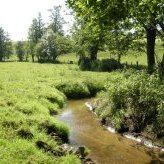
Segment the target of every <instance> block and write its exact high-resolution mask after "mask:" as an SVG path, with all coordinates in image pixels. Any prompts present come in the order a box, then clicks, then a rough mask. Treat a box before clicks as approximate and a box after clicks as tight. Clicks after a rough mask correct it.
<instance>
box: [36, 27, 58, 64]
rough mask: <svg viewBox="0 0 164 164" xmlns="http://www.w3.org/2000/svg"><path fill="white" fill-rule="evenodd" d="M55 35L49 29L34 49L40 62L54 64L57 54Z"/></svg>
mask: <svg viewBox="0 0 164 164" xmlns="http://www.w3.org/2000/svg"><path fill="white" fill-rule="evenodd" d="M55 38H56V36H55V33H54V32H53V31H52V30H51V29H49V30H47V32H46V33H45V34H44V36H43V37H42V39H41V40H40V41H39V42H38V44H37V45H36V47H35V54H36V55H37V56H38V59H39V61H40V62H55V60H56V58H57V56H58V54H59V52H58V50H57V46H56V43H55Z"/></svg>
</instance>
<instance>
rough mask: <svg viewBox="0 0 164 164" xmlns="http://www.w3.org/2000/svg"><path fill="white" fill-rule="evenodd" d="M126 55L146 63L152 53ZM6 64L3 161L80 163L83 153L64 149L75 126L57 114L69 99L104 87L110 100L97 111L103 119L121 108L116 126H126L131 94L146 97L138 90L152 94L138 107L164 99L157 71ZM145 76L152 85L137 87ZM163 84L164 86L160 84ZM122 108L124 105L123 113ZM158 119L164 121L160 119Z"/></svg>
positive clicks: (0, 101)
mask: <svg viewBox="0 0 164 164" xmlns="http://www.w3.org/2000/svg"><path fill="white" fill-rule="evenodd" d="M157 51H158V54H159V55H160V56H162V53H163V48H162V47H161V46H160V45H159V46H158V49H157ZM108 55H109V56H110V53H108V52H100V53H99V55H98V56H99V58H100V59H103V58H107V57H108ZM58 60H59V61H60V62H62V63H69V62H70V61H73V62H74V63H77V61H78V57H77V56H76V55H75V54H66V55H62V56H60V57H59V58H58ZM126 61H128V63H131V62H133V63H136V61H139V64H142V65H146V55H145V54H141V55H140V56H137V57H135V56H133V55H132V54H130V53H129V54H128V55H127V56H123V57H122V62H126ZM0 70H1V72H0V110H1V112H0V118H1V119H0V145H1V146H0V163H1V164H6V163H9V164H10V163H11V164H12V163H64V164H72V163H74V164H76V163H77V164H78V163H80V160H79V159H78V157H77V156H75V155H73V154H67V153H65V152H64V151H63V150H62V148H61V144H62V143H65V142H67V141H68V135H69V129H68V127H67V126H66V125H65V124H63V123H61V122H59V121H57V120H56V119H55V117H54V116H55V115H56V114H58V113H59V112H60V111H61V110H62V108H63V106H64V105H65V103H66V101H67V99H79V98H86V97H93V96H95V95H96V93H98V92H100V91H104V92H103V93H101V94H100V95H102V96H100V97H101V99H103V101H102V102H104V104H105V105H104V106H103V104H101V105H100V107H99V108H98V109H97V110H96V112H97V114H98V115H99V116H100V118H102V119H106V118H108V117H109V116H110V115H111V114H113V113H112V112H115V114H116V115H114V116H113V120H112V121H113V125H115V126H116V128H117V127H120V126H121V123H122V122H121V119H122V118H123V115H124V114H127V113H128V112H129V111H127V110H123V109H122V107H124V108H129V106H126V105H125V104H126V100H127V99H128V98H129V99H132V100H133V95H135V98H134V100H133V101H136V100H137V102H138V101H140V96H139V95H137V93H138V92H142V93H143V95H142V97H143V98H144V97H145V96H146V95H145V94H147V95H148V94H149V93H151V95H152V97H150V98H149V97H148V100H147V99H145V100H143V101H142V102H141V104H139V105H138V106H137V109H139V108H140V105H142V103H143V105H147V102H148V103H149V104H148V105H147V106H146V109H148V108H149V105H151V103H155V104H157V105H160V104H158V103H161V102H162V101H161V99H160V98H158V99H157V101H153V99H154V97H153V95H154V96H158V97H160V96H161V95H162V96H163V92H162V91H161V89H160V88H162V85H161V84H159V83H158V82H157V80H156V78H155V77H154V78H155V80H154V81H153V80H151V79H153V78H151V77H150V78H147V75H144V76H142V78H143V79H145V80H144V81H142V80H140V81H139V79H140V75H139V74H137V76H136V77H135V74H134V76H132V78H130V76H131V75H133V73H134V72H133V71H134V70H133V71H132V72H130V71H129V72H124V71H123V72H121V71H115V72H111V73H108V72H90V71H81V70H80V69H79V67H78V66H77V65H76V64H39V63H31V62H22V63H20V62H4V63H0ZM144 77H146V78H144ZM127 79H129V81H128V80H127ZM147 80H149V81H150V83H151V81H152V82H153V83H154V86H153V87H154V88H153V89H152V90H149V89H148V88H150V87H151V86H146V83H147V82H146V81H147ZM135 81H139V83H137V84H135ZM140 82H141V83H144V84H145V86H146V88H144V89H143V90H136V86H137V87H139V88H142V87H140V84H141V83H140ZM117 84H119V86H118V85H117ZM158 85H160V86H161V87H159V88H158V89H157V90H156V88H157V86H158ZM124 88H125V89H124ZM129 88H131V89H132V91H133V92H134V94H133V95H132V97H130V96H131V94H130V93H133V92H131V90H129ZM145 90H146V91H147V92H145ZM111 91H112V92H111ZM115 91H116V92H115ZM160 91H161V92H160ZM144 93H145V94H144ZM154 93H157V94H154ZM111 100H112V101H113V102H111ZM121 100H122V101H121ZM149 100H150V101H149ZM109 103H110V104H112V103H113V104H114V105H113V106H116V108H115V107H114V108H113V109H112V108H110V109H109V108H108V107H109ZM121 103H122V104H121ZM120 105H121V106H120ZM161 105H162V103H161ZM131 107H132V108H133V109H134V108H135V107H136V106H135V105H134V106H133V104H131ZM155 107H156V106H155ZM111 109H112V110H113V111H111ZM116 109H119V112H118V113H117V111H116ZM158 109H159V110H160V112H161V113H160V114H161V115H159V119H161V121H162V120H163V113H162V110H161V109H162V106H161V107H159V108H158ZM143 110H144V109H143ZM131 112H133V111H131ZM137 112H139V111H137ZM144 112H145V111H143V113H144ZM152 113H153V112H152ZM158 123H159V124H160V120H159V122H158ZM143 124H144V123H143ZM156 128H162V129H161V131H162V130H163V127H161V126H156ZM161 133H163V131H162V132H161Z"/></svg>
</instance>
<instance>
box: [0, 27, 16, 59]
mask: <svg viewBox="0 0 164 164" xmlns="http://www.w3.org/2000/svg"><path fill="white" fill-rule="evenodd" d="M12 52H13V51H12V42H11V41H10V38H9V35H8V33H6V32H5V31H4V30H3V28H1V27H0V62H1V61H2V60H5V58H9V56H11V55H12Z"/></svg>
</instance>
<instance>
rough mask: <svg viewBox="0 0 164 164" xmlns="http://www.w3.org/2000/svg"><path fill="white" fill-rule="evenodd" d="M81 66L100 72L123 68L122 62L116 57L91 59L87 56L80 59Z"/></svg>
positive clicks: (82, 68)
mask: <svg viewBox="0 0 164 164" xmlns="http://www.w3.org/2000/svg"><path fill="white" fill-rule="evenodd" d="M79 67H80V69H81V70H88V71H100V72H101V71H102V72H111V71H113V70H117V69H120V68H122V66H121V64H120V63H119V62H118V61H117V60H115V59H102V60H94V61H91V60H90V59H89V58H87V57H84V58H82V59H80V60H79Z"/></svg>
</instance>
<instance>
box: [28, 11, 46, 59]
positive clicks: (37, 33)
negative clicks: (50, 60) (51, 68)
mask: <svg viewBox="0 0 164 164" xmlns="http://www.w3.org/2000/svg"><path fill="white" fill-rule="evenodd" d="M44 32H45V27H44V23H43V20H42V16H41V13H39V14H38V18H34V19H33V21H32V25H31V27H30V28H29V33H28V38H29V42H30V43H29V48H30V51H31V52H30V53H31V56H32V61H33V62H34V56H35V55H34V48H35V46H36V44H37V43H38V42H39V40H40V39H41V38H42V36H43V34H44Z"/></svg>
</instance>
